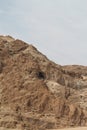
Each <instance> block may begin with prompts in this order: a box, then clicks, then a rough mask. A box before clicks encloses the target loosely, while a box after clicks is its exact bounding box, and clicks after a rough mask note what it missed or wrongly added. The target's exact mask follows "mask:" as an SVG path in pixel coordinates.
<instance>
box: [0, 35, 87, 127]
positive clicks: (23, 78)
mask: <svg viewBox="0 0 87 130" xmlns="http://www.w3.org/2000/svg"><path fill="white" fill-rule="evenodd" d="M86 69H87V67H84V66H61V65H57V64H56V63H54V62H52V61H50V60H49V59H48V58H47V57H46V56H44V55H43V54H42V53H40V52H39V51H38V50H37V49H36V48H35V47H33V46H32V45H29V44H27V43H25V42H23V41H21V40H18V39H17V40H15V39H14V38H12V37H10V36H0V128H1V129H4V130H8V129H9V130H10V129H11V130H13V129H14V130H46V129H56V128H63V127H72V126H86V125H87V80H86V79H85V80H84V79H83V78H82V76H85V77H86V74H87V72H86V71H87V70H86Z"/></svg>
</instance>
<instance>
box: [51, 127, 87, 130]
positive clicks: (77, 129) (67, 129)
mask: <svg viewBox="0 0 87 130" xmlns="http://www.w3.org/2000/svg"><path fill="white" fill-rule="evenodd" d="M53 130H87V127H78V128H65V129H53Z"/></svg>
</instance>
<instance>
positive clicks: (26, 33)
mask: <svg viewBox="0 0 87 130" xmlns="http://www.w3.org/2000/svg"><path fill="white" fill-rule="evenodd" d="M0 34H1V35H11V36H13V37H14V38H19V39H22V40H24V41H26V42H28V43H31V44H33V45H35V46H36V47H37V48H38V49H39V50H40V51H41V52H42V53H44V54H45V55H47V57H48V58H50V59H51V60H54V61H55V62H56V63H58V64H62V65H63V64H82V65H87V57H86V56H87V0H0Z"/></svg>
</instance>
